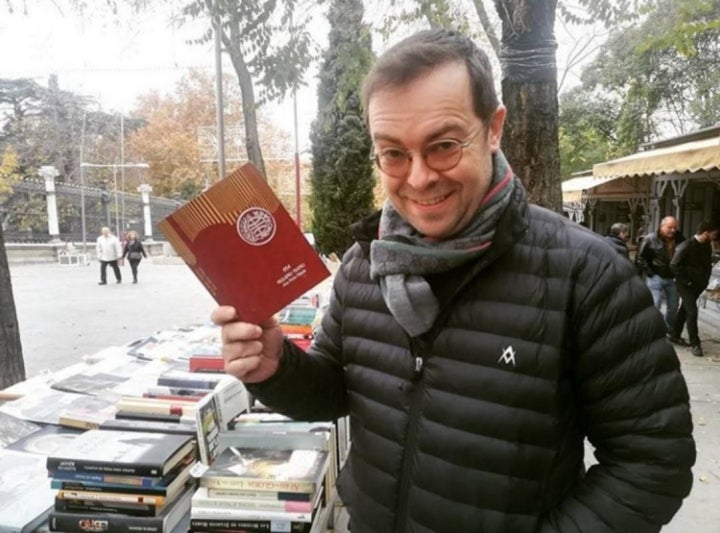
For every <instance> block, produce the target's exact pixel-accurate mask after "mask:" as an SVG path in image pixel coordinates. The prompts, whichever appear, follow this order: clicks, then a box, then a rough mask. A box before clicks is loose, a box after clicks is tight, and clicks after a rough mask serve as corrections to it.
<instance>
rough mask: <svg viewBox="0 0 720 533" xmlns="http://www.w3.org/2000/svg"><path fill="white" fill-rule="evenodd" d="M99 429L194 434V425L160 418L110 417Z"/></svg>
mask: <svg viewBox="0 0 720 533" xmlns="http://www.w3.org/2000/svg"><path fill="white" fill-rule="evenodd" d="M100 429H122V430H124V431H156V432H159V433H170V434H179V435H195V434H196V433H197V431H196V429H195V426H194V425H190V424H179V423H177V422H163V421H162V420H148V419H142V420H140V419H132V418H127V419H124V418H112V419H110V420H106V421H105V422H103V423H102V424H100Z"/></svg>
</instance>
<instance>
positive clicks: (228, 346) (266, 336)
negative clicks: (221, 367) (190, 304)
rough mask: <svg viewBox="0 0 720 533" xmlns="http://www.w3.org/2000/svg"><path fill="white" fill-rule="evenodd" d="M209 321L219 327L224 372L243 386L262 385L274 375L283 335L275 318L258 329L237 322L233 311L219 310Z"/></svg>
mask: <svg viewBox="0 0 720 533" xmlns="http://www.w3.org/2000/svg"><path fill="white" fill-rule="evenodd" d="M210 318H211V320H212V321H213V322H215V323H216V324H217V325H219V326H222V343H223V344H222V356H223V358H224V359H225V372H227V373H228V374H230V375H232V376H235V377H236V378H238V379H239V380H241V381H243V382H245V383H259V382H261V381H265V380H266V379H268V378H269V377H270V376H272V375H273V374H275V372H277V369H278V367H279V366H280V356H281V355H282V343H283V333H282V330H281V329H280V325H279V324H278V322H277V320H276V319H275V318H274V317H273V318H270V319H268V320H266V321H265V322H264V323H262V324H260V325H257V324H249V323H247V322H239V321H238V317H237V313H236V312H235V308H234V307H230V306H221V307H218V308H217V309H215V311H213V313H212V315H211V316H210Z"/></svg>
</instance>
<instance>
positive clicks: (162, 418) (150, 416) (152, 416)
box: [115, 411, 195, 424]
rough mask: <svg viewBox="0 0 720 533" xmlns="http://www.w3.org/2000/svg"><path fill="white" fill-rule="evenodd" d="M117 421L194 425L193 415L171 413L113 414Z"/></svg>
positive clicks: (128, 412) (122, 412)
mask: <svg viewBox="0 0 720 533" xmlns="http://www.w3.org/2000/svg"><path fill="white" fill-rule="evenodd" d="M115 418H116V419H117V420H145V421H154V422H173V423H178V424H195V415H194V414H193V415H192V416H189V415H188V416H185V415H181V414H173V413H134V412H130V411H118V412H117V413H115Z"/></svg>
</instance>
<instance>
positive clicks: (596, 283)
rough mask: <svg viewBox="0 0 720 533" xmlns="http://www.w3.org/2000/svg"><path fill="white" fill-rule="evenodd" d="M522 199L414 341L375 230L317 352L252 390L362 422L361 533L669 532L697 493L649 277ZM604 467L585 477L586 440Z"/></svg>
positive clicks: (281, 405)
mask: <svg viewBox="0 0 720 533" xmlns="http://www.w3.org/2000/svg"><path fill="white" fill-rule="evenodd" d="M521 196H522V190H521V189H520V188H519V189H518V192H517V193H516V195H515V197H514V200H515V202H514V203H513V204H512V205H511V207H510V208H509V209H508V210H507V211H506V212H505V213H504V215H503V218H502V219H501V221H500V224H499V226H498V231H497V233H496V235H495V239H494V241H493V245H492V246H491V248H490V249H489V250H488V252H487V253H486V255H485V256H483V257H482V258H481V259H480V260H479V261H478V262H477V263H475V264H473V265H470V266H469V267H467V268H465V269H463V270H462V271H458V272H455V273H454V274H455V275H454V276H451V275H446V276H444V277H443V276H441V277H439V278H438V279H435V280H432V283H433V289H434V291H435V293H436V295H438V298H439V300H440V301H441V306H442V309H443V310H442V311H441V316H440V318H439V320H438V322H437V324H436V326H435V327H434V329H433V330H431V331H430V332H429V333H428V334H426V335H424V336H423V337H422V338H415V339H409V338H408V337H407V335H406V334H405V333H404V331H403V330H402V329H401V328H400V327H399V325H398V324H397V323H396V322H395V320H394V319H393V317H392V316H391V315H390V313H389V311H388V309H387V307H386V305H385V303H384V301H383V298H382V295H381V292H380V287H379V285H378V283H377V282H376V281H373V280H371V279H370V276H369V270H370V263H369V260H368V248H369V240H370V239H372V238H373V236H374V235H377V226H376V221H375V225H373V226H371V227H370V228H365V231H364V233H363V234H362V235H358V238H359V240H360V242H359V244H356V245H355V246H354V247H353V248H351V249H350V250H349V251H348V252H347V254H346V255H345V257H344V259H343V263H342V266H341V268H340V270H339V272H338V273H337V275H336V279H335V284H334V292H333V295H332V300H331V303H330V307H329V310H328V312H327V313H326V315H325V316H324V319H323V323H322V328H321V331H320V332H319V334H318V336H317V337H316V339H315V342H314V344H313V346H312V347H311V348H310V350H309V352H308V354H307V355H306V354H304V353H302V352H301V351H300V350H299V349H296V348H295V347H294V346H292V345H291V344H290V343H288V342H286V343H285V352H284V354H283V360H282V363H281V367H280V369H279V371H278V373H277V374H276V375H275V376H273V377H272V378H270V379H269V380H267V381H266V382H264V383H263V384H260V385H256V386H250V387H249V388H250V389H251V391H252V392H254V393H255V394H258V395H259V397H260V398H261V399H262V401H263V402H264V403H266V404H267V405H270V406H271V407H273V408H275V409H278V410H280V411H282V412H284V413H286V414H288V415H289V416H292V417H294V418H298V419H311V420H317V419H333V418H335V417H338V416H340V415H344V414H346V413H350V415H351V425H352V439H353V443H352V448H351V452H350V457H349V459H348V462H347V464H346V465H345V468H344V469H343V472H342V473H341V475H340V480H339V490H340V495H341V497H342V499H343V501H344V502H345V503H346V504H347V505H348V509H349V512H350V517H351V526H352V533H391V532H395V533H406V532H413V533H431V532H447V533H472V532H482V533H529V532H538V531H541V532H543V533H544V532H552V531H562V532H576V533H601V532H609V531H632V532H633V533H644V532H656V531H659V529H660V526H661V524H663V523H666V522H667V521H669V520H670V518H671V517H672V516H673V514H674V513H675V512H676V511H677V510H678V508H679V507H680V503H681V501H682V499H683V498H684V497H685V496H686V495H687V494H688V493H689V491H690V486H691V484H692V475H691V472H690V467H691V465H692V464H693V463H694V459H695V447H694V443H693V439H692V437H691V432H692V422H691V419H690V413H689V408H688V393H687V388H686V385H685V382H684V380H683V377H682V375H681V374H680V372H679V368H678V366H679V365H678V360H677V357H676V355H675V352H674V350H673V348H672V346H671V345H670V344H669V343H668V342H667V341H666V340H665V325H664V323H663V320H662V317H661V316H660V314H659V313H658V311H657V310H656V309H655V308H654V307H653V305H652V299H651V297H650V293H649V292H648V290H647V288H646V287H645V285H644V284H643V283H642V281H641V280H640V278H639V277H638V276H637V275H636V274H635V271H634V268H633V266H632V264H631V263H630V262H629V261H626V260H625V259H623V258H622V257H620V256H619V255H618V254H617V253H615V252H614V251H613V250H612V249H611V248H610V247H608V246H607V245H606V244H605V243H603V242H602V239H601V237H599V236H596V235H595V234H593V233H591V232H590V231H588V230H585V229H583V228H581V227H580V226H578V225H576V224H574V223H571V222H569V221H568V220H567V219H565V218H563V217H560V216H558V215H556V214H554V213H551V212H549V211H546V210H544V209H541V208H537V207H530V208H526V206H525V204H524V200H523V199H522V197H521ZM586 435H587V436H588V437H589V439H590V442H591V443H592V444H593V446H594V447H595V448H596V449H597V452H596V455H597V458H598V460H599V463H600V464H599V465H598V466H594V467H592V468H590V470H589V471H588V472H587V473H584V467H583V439H584V436H586Z"/></svg>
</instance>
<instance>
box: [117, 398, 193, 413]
mask: <svg viewBox="0 0 720 533" xmlns="http://www.w3.org/2000/svg"><path fill="white" fill-rule="evenodd" d="M115 406H116V407H117V410H118V411H122V412H125V413H151V414H161V415H181V416H182V415H191V414H194V413H195V402H188V401H181V402H171V401H168V400H155V399H149V398H148V399H142V400H141V399H138V400H119V401H118V402H117V403H116V404H115Z"/></svg>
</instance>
